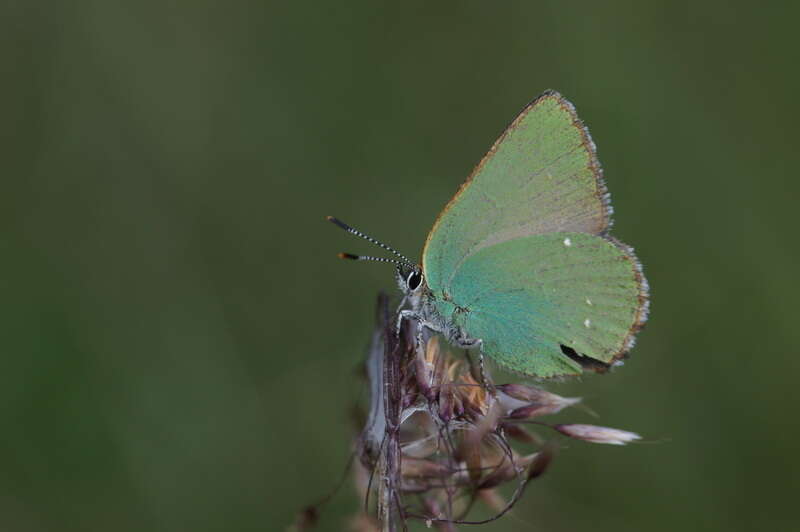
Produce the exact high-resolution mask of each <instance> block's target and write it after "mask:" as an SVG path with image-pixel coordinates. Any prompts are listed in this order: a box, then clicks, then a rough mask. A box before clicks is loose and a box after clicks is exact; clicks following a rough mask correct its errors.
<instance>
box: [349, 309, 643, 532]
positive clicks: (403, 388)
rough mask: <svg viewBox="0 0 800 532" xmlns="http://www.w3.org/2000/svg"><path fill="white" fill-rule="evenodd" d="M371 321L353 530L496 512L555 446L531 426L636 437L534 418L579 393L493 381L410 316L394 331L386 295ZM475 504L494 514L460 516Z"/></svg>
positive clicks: (599, 437) (459, 520) (447, 526)
mask: <svg viewBox="0 0 800 532" xmlns="http://www.w3.org/2000/svg"><path fill="white" fill-rule="evenodd" d="M377 322H378V326H377V327H376V330H375V332H374V333H373V336H372V341H371V345H370V349H369V352H368V356H367V361H366V375H367V380H368V382H369V389H370V408H369V413H368V415H367V416H366V420H363V430H362V431H361V433H360V435H359V437H358V439H357V442H356V452H357V456H358V458H359V460H358V461H357V462H358V464H357V465H356V486H357V488H358V490H359V491H360V493H361V495H362V496H363V499H364V501H365V505H364V510H363V512H362V513H360V514H359V515H358V516H356V518H355V519H353V521H352V523H351V529H352V530H397V529H404V528H405V522H406V521H407V520H409V519H418V520H421V521H423V522H425V523H426V524H427V525H428V526H430V527H436V528H437V529H439V530H455V526H456V525H458V524H482V523H487V522H489V521H493V520H495V519H497V518H499V517H501V516H502V515H504V514H505V513H507V512H508V511H509V510H511V508H512V507H513V506H514V504H515V503H516V502H517V501H518V500H519V498H520V497H521V496H522V493H523V491H524V490H525V487H526V485H527V484H528V482H531V481H532V480H534V479H536V478H538V477H539V476H541V475H542V474H543V473H544V472H545V471H546V470H547V468H548V466H549V464H550V463H551V462H552V460H553V458H554V456H555V453H556V450H557V446H556V444H555V441H554V440H552V439H551V440H545V439H544V438H542V437H541V436H539V435H538V434H537V433H536V432H534V431H531V430H529V428H536V427H539V428H544V429H548V430H553V431H554V432H555V431H557V432H560V433H561V434H564V435H566V436H569V437H571V438H576V439H580V440H584V441H588V442H593V443H610V444H616V445H621V444H624V443H627V442H630V441H633V440H635V439H638V438H639V436H638V435H636V434H634V433H632V432H626V431H621V430H617V429H611V428H605V427H597V426H594V425H580V424H557V425H551V424H548V423H545V422H543V421H541V419H540V418H541V417H543V416H547V415H550V414H556V413H558V412H560V411H561V410H563V409H564V408H567V407H569V406H572V405H575V404H577V403H578V402H579V401H580V399H579V398H569V397H561V396H559V395H556V394H554V393H551V392H548V391H546V390H543V389H542V388H539V387H537V386H533V385H530V384H525V383H508V384H498V385H495V384H494V383H493V382H492V379H491V377H490V375H489V374H488V372H487V371H485V369H483V368H482V367H479V366H478V365H476V364H474V363H473V361H472V360H471V359H470V357H469V355H468V354H465V356H464V357H457V356H455V355H454V354H453V353H452V352H451V350H450V349H449V346H448V345H447V344H446V342H443V341H441V340H440V339H439V337H438V336H436V335H433V334H432V333H430V331H428V330H426V329H420V330H418V329H417V324H416V323H414V322H413V321H408V320H407V321H405V322H404V324H403V328H402V330H401V331H400V334H399V337H398V335H396V334H395V331H394V327H395V324H396V319H395V317H394V316H392V315H390V313H389V311H388V299H387V298H386V296H384V295H381V296H380V297H379V300H378V316H377ZM521 445H524V446H525V449H526V451H525V452H523V451H521V450H520V449H519V447H520V446H521ZM507 484H509V485H513V486H514V491H513V494H512V495H511V497H510V498H509V499H508V500H506V499H505V498H504V497H503V496H502V495H501V494H500V492H499V491H498V488H500V487H501V486H504V485H507ZM476 503H480V504H484V505H486V506H487V507H489V508H490V509H492V510H493V511H494V512H495V515H494V516H493V517H491V518H489V519H486V520H483V521H470V520H468V514H469V513H470V510H471V509H472V508H473V506H474V505H475V504H476Z"/></svg>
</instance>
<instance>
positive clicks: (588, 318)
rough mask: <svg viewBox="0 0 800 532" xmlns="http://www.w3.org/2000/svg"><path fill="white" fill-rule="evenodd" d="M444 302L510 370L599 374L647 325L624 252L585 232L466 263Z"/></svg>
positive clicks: (500, 248)
mask: <svg viewBox="0 0 800 532" xmlns="http://www.w3.org/2000/svg"><path fill="white" fill-rule="evenodd" d="M449 296H450V297H451V298H452V301H453V303H454V304H455V305H456V306H457V307H460V308H461V309H464V312H465V313H466V316H465V318H464V320H463V323H464V327H465V329H466V332H467V334H468V335H469V336H470V337H472V338H480V339H481V340H482V341H483V352H484V353H485V354H486V355H488V356H490V357H492V358H493V359H494V360H496V361H497V362H498V363H500V364H501V365H503V366H505V367H506V368H508V369H511V370H513V371H516V372H519V373H524V374H526V375H533V376H538V377H553V376H558V375H571V374H578V373H581V370H582V369H587V368H588V369H593V370H598V369H603V368H605V367H608V365H609V364H611V363H612V362H614V361H615V360H617V359H619V358H620V357H622V355H624V354H625V353H626V352H627V351H628V350H629V349H630V348H631V347H632V344H633V337H634V334H635V333H636V331H638V329H639V328H641V326H642V325H643V324H644V322H645V320H646V318H647V306H648V300H647V297H648V296H647V283H646V281H645V279H644V276H643V275H642V272H641V268H640V266H639V263H638V261H637V260H636V257H635V256H634V255H633V252H632V250H631V249H630V248H628V247H627V246H625V245H624V244H621V243H619V242H616V241H612V240H609V239H606V238H603V237H599V236H595V235H590V234H586V233H574V232H569V233H565V232H558V233H551V234H546V235H535V236H529V237H522V238H517V239H514V240H509V241H506V242H503V243H499V244H495V245H493V246H490V247H487V248H484V249H482V250H480V251H478V252H477V253H475V254H473V255H472V256H470V257H469V258H468V259H467V260H466V261H465V262H464V264H463V265H462V267H461V270H460V272H459V275H458V276H456V277H455V279H454V281H453V283H452V286H451V292H450V294H449Z"/></svg>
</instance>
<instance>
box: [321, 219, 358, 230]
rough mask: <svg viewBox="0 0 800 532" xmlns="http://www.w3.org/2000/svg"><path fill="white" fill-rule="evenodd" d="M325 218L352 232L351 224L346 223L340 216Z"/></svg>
mask: <svg viewBox="0 0 800 532" xmlns="http://www.w3.org/2000/svg"><path fill="white" fill-rule="evenodd" d="M325 219H326V220H328V221H329V222H331V223H332V224H334V225H337V226H339V227H341V228H342V229H344V230H345V231H348V232H352V229H351V228H350V226H349V225H347V224H346V223H344V222H342V221H341V220H339V219H338V218H334V217H333V216H326V217H325Z"/></svg>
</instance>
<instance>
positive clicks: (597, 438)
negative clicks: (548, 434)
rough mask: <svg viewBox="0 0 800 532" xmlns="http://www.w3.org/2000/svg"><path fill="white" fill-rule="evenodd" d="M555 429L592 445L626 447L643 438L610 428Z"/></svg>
mask: <svg viewBox="0 0 800 532" xmlns="http://www.w3.org/2000/svg"><path fill="white" fill-rule="evenodd" d="M553 428H555V429H556V430H557V431H559V432H560V433H561V434H565V435H567V436H569V437H570V438H576V439H578V440H584V441H589V442H592V443H607V444H609V445H625V444H626V443H630V442H632V441H635V440H639V439H641V436H639V435H638V434H636V433H635V432H628V431H626V430H619V429H612V428H609V427H598V426H597V425H580V424H573V425H555V426H554V427H553Z"/></svg>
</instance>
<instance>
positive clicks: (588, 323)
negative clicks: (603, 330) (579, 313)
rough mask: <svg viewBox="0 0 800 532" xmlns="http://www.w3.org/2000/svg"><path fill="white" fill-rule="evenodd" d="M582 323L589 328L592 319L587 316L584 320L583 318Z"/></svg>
mask: <svg viewBox="0 0 800 532" xmlns="http://www.w3.org/2000/svg"><path fill="white" fill-rule="evenodd" d="M583 324H584V325H585V326H586V328H587V329H588V328H589V327H591V325H592V320H590V319H589V318H586V319H585V320H583Z"/></svg>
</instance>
